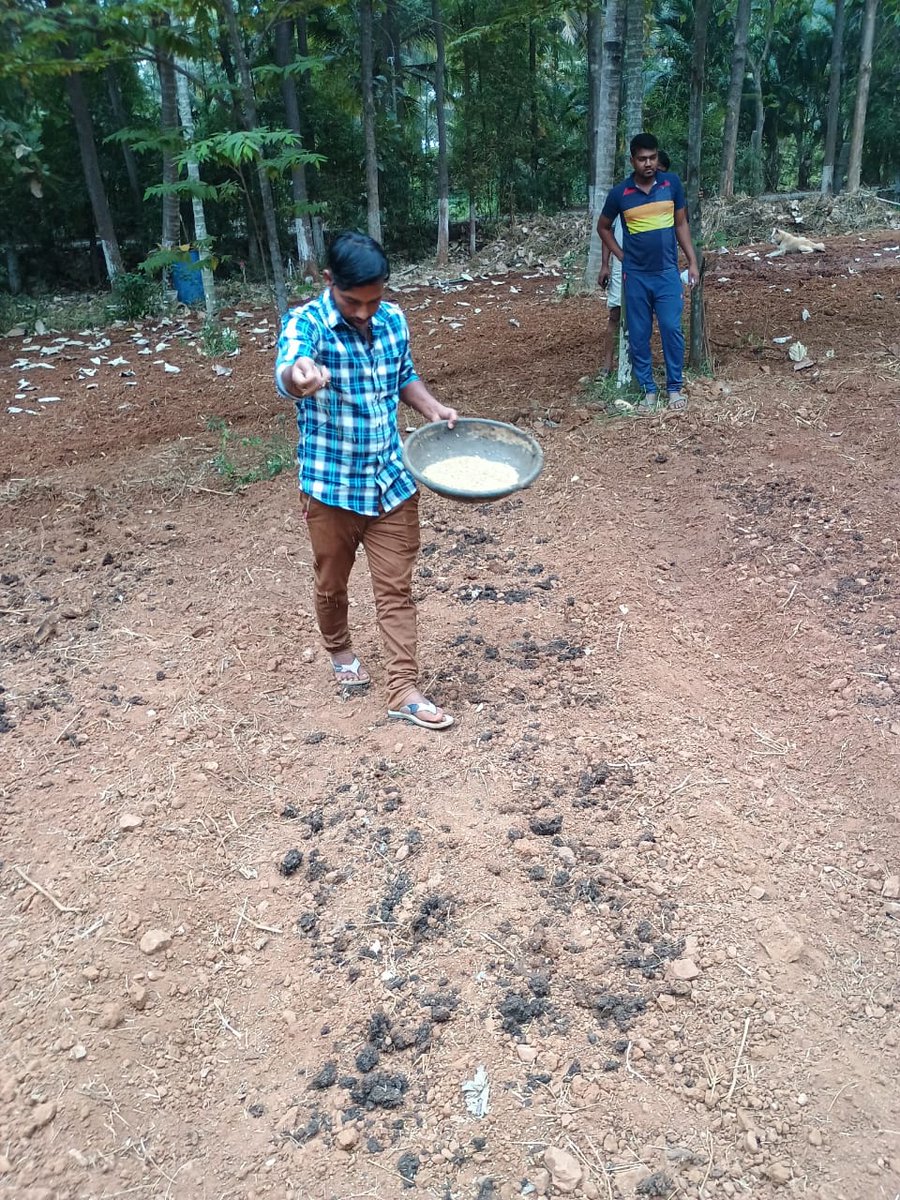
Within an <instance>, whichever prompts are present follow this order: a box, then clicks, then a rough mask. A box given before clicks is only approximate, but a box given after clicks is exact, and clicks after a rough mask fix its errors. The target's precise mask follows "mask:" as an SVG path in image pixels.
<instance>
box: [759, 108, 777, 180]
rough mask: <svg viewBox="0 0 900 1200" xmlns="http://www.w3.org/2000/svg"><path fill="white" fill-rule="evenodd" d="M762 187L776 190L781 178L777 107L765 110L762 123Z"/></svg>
mask: <svg viewBox="0 0 900 1200" xmlns="http://www.w3.org/2000/svg"><path fill="white" fill-rule="evenodd" d="M763 144H764V146H765V154H764V155H763V188H764V189H765V190H766V191H768V192H777V191H778V186H779V183H780V180H781V154H780V151H779V122H778V109H777V108H769V109H767V110H766V119H765V121H764V123H763Z"/></svg>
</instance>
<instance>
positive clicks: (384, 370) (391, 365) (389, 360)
mask: <svg viewBox="0 0 900 1200" xmlns="http://www.w3.org/2000/svg"><path fill="white" fill-rule="evenodd" d="M402 365H403V355H402V354H393V353H390V352H388V353H387V354H382V355H381V356H380V357H379V358H378V359H377V360H376V362H375V366H374V370H373V374H374V376H375V379H376V380H377V383H378V387H379V389H380V390H381V391H382V392H385V393H387V394H388V395H390V396H393V395H395V394H396V393H397V392H398V391H399V389H400V368H401V366H402Z"/></svg>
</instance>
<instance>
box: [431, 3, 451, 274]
mask: <svg viewBox="0 0 900 1200" xmlns="http://www.w3.org/2000/svg"><path fill="white" fill-rule="evenodd" d="M431 16H432V19H433V21H434V44H435V48H436V51H437V57H436V61H435V64H434V106H435V110H436V112H437V132H438V161H437V168H438V230H437V256H436V260H435V261H436V263H437V265H438V266H439V267H444V266H446V265H447V262H448V260H449V257H450V177H449V172H448V167H447V114H446V112H445V111H444V72H445V69H446V63H445V59H444V18H443V14H442V13H441V0H431Z"/></svg>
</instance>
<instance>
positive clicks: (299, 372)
mask: <svg viewBox="0 0 900 1200" xmlns="http://www.w3.org/2000/svg"><path fill="white" fill-rule="evenodd" d="M281 381H282V383H283V384H284V385H285V387H286V388H287V390H288V391H289V392H290V393H291V395H292V396H298V397H302V396H314V395H315V394H316V392H319V391H321V390H322V388H324V387H328V385H329V383H331V372H330V371H329V370H328V368H327V367H322V366H320V365H319V364H318V363H317V362H316V361H315V360H314V359H312V358H298V359H295V360H294V362H292V363H291V365H290V366H289V367H285V369H284V371H283V372H282V375H281Z"/></svg>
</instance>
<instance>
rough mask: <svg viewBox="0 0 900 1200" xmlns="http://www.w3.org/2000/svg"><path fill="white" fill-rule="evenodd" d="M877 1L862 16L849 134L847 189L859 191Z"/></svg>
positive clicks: (870, 0)
mask: <svg viewBox="0 0 900 1200" xmlns="http://www.w3.org/2000/svg"><path fill="white" fill-rule="evenodd" d="M877 18H878V0H866V8H865V13H864V15H863V28H862V45H861V47H860V51H859V81H858V82H857V84H856V104H855V106H854V109H853V128H852V131H851V133H850V162H849V165H848V167H847V191H848V192H858V191H859V183H860V175H861V174H862V152H863V138H864V137H865V133H866V109H867V108H868V106H869V84H870V82H871V80H872V49H873V47H874V45H875V22H876V20H877Z"/></svg>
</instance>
